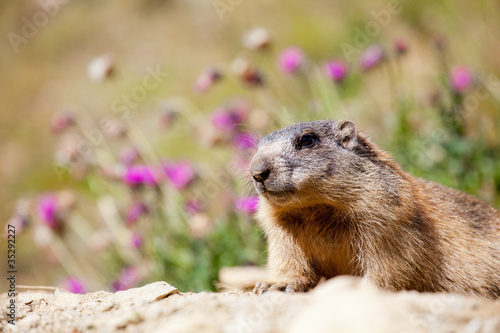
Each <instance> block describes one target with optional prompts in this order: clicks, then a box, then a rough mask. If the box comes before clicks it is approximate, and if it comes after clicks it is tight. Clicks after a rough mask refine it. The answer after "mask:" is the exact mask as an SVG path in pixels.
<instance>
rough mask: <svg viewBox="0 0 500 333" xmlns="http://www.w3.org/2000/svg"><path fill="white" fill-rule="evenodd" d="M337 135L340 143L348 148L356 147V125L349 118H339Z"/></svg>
mask: <svg viewBox="0 0 500 333" xmlns="http://www.w3.org/2000/svg"><path fill="white" fill-rule="evenodd" d="M335 127H336V133H335V134H336V136H337V138H338V140H339V143H340V144H341V145H342V146H343V147H344V148H347V149H352V148H354V145H355V144H356V137H357V133H356V127H355V126H354V123H353V122H352V121H349V120H339V121H338V122H337V124H336V126H335Z"/></svg>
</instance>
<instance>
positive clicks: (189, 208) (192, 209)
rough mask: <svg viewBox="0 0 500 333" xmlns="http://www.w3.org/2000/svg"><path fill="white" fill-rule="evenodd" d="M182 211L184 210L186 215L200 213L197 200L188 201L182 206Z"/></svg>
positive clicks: (199, 205)
mask: <svg viewBox="0 0 500 333" xmlns="http://www.w3.org/2000/svg"><path fill="white" fill-rule="evenodd" d="M184 209H185V210H186V212H187V213H189V214H192V215H194V214H198V213H199V212H200V211H201V204H200V202H199V201H198V200H196V199H193V200H188V201H186V203H185V204H184Z"/></svg>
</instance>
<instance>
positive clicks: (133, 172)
mask: <svg viewBox="0 0 500 333" xmlns="http://www.w3.org/2000/svg"><path fill="white" fill-rule="evenodd" d="M159 180H160V173H159V171H158V170H157V169H155V168H153V167H151V166H147V165H132V166H129V167H128V168H127V170H125V173H124V174H123V176H122V181H123V182H124V183H125V184H127V185H130V186H137V185H149V186H155V185H157V184H158V182H159Z"/></svg>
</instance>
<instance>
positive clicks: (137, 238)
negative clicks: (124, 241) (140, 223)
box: [130, 232, 144, 249]
mask: <svg viewBox="0 0 500 333" xmlns="http://www.w3.org/2000/svg"><path fill="white" fill-rule="evenodd" d="M143 242H144V240H143V238H142V236H141V235H139V234H138V233H137V232H134V233H133V234H132V236H131V237H130V246H131V247H132V248H133V249H138V248H140V247H141V246H142V243H143Z"/></svg>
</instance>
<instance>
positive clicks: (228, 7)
mask: <svg viewBox="0 0 500 333" xmlns="http://www.w3.org/2000/svg"><path fill="white" fill-rule="evenodd" d="M499 17H500V4H499V3H498V2H496V1H493V0H491V1H451V0H450V1H445V0H442V1H431V0H424V1H408V0H401V1H326V0H325V1H305V0H302V1H298V0H292V1H284V0H278V1H263V0H253V1H248V0H241V1H236V0H215V1H196V0H189V1H187V0H186V1H173V0H170V1H164V0H141V1H139V0H134V1H127V2H124V1H110V0H108V1H105V0H103V1H92V0H88V1H83V0H80V1H78V0H73V1H55V0H54V1H49V0H46V1H39V2H37V1H9V2H5V1H4V2H1V3H0V31H1V38H0V86H1V87H2V89H0V158H1V161H2V163H1V164H0V184H1V185H2V186H0V202H2V208H1V209H0V218H1V220H2V221H5V222H7V221H9V219H10V218H11V217H12V216H14V215H15V214H16V210H17V211H18V210H19V202H18V200H19V199H20V198H25V199H26V200H27V201H28V202H29V203H28V204H24V206H23V204H21V206H23V207H25V206H27V207H28V208H26V209H27V210H28V211H29V212H28V213H26V214H27V215H30V218H29V227H27V228H25V230H23V231H22V232H18V235H17V242H16V246H17V263H16V264H17V269H18V281H17V282H18V284H29V285H61V284H62V283H63V281H65V279H66V278H67V277H75V278H78V279H82V280H83V281H84V284H85V289H86V290H95V289H99V288H113V286H114V285H115V283H116V281H117V280H119V279H120V276H122V275H123V274H125V273H124V269H126V268H127V267H135V268H136V270H137V271H136V272H135V273H134V274H136V275H138V276H136V277H135V276H134V277H133V278H131V280H133V282H131V283H130V286H133V285H134V284H137V283H141V282H148V281H154V280H158V279H165V280H166V281H168V282H170V283H172V284H174V285H176V286H178V287H179V289H181V290H196V291H199V290H204V289H213V288H214V284H213V282H214V281H215V280H216V279H217V271H218V269H219V267H221V266H226V265H244V264H258V265H262V264H263V263H264V262H265V244H264V241H263V239H262V237H261V235H260V233H259V231H258V229H257V228H256V226H255V223H254V221H253V220H252V218H251V216H250V214H248V212H245V211H244V209H243V210H242V209H238V208H237V207H236V208H235V202H237V199H238V198H248V196H249V195H251V193H252V190H251V186H247V185H248V178H246V175H245V172H244V169H245V167H242V168H241V170H239V169H238V170H239V171H238V172H228V171H227V170H228V165H229V164H230V163H232V162H234V160H235V159H238V158H239V159H241V162H242V164H245V161H246V162H248V159H249V158H251V154H252V150H251V149H249V150H244V151H241V150H240V149H237V148H236V149H235V147H234V146H233V145H232V144H231V140H232V139H231V138H228V137H227V135H226V136H222V137H219V136H218V134H217V133H216V132H217V130H216V129H214V128H213V127H214V126H213V112H214V110H217V109H218V108H220V107H221V105H222V108H228V107H227V103H228V102H227V101H228V100H231V98H235V97H237V98H240V100H238V101H241V99H244V100H245V101H247V103H248V106H247V105H245V106H244V107H243V108H244V109H245V110H246V111H245V112H246V116H247V118H246V119H245V120H244V121H242V122H241V123H239V124H238V128H239V129H241V130H249V131H250V132H252V133H256V134H257V135H265V134H266V133H268V132H269V131H271V130H274V129H276V128H278V127H280V126H283V125H286V124H288V123H292V122H295V121H301V120H311V119H319V118H328V117H330V118H335V119H350V120H353V121H354V122H355V123H356V125H357V127H358V129H360V130H362V131H364V132H366V133H368V134H369V135H370V136H372V137H373V139H374V140H375V141H376V142H377V143H379V144H380V145H381V146H382V147H384V148H385V149H386V150H388V151H390V152H391V153H392V154H393V155H394V156H395V158H396V159H397V160H398V161H399V162H401V163H402V165H403V167H404V168H405V169H406V170H408V171H410V172H412V173H414V174H416V175H418V176H421V177H424V178H427V179H430V180H434V181H437V182H440V183H443V184H445V185H448V186H452V187H454V188H459V189H462V190H465V191H467V192H469V193H471V194H474V195H476V196H478V197H480V198H482V199H483V200H485V201H487V202H490V203H492V204H493V205H494V206H496V207H497V208H498V207H499V206H500V197H499V193H500V166H499V165H500V163H499V162H498V161H499V157H500V153H499V140H500V138H499V135H500V103H499V101H500V80H499V79H498V78H499V77H500V38H499V37H500V20H498V18H499ZM255 27H264V28H265V29H267V31H268V32H269V34H270V36H271V41H270V45H269V46H268V47H267V48H266V49H265V50H249V49H246V48H245V47H244V45H243V44H242V36H244V35H245V33H247V32H248V31H249V30H251V29H252V28H255ZM395 43H396V45H397V43H402V44H404V45H405V46H406V47H407V49H406V52H404V54H397V50H396V51H395V49H394V48H395ZM373 44H376V45H381V47H383V48H384V49H385V52H386V56H385V58H384V60H383V61H382V63H381V64H379V65H378V66H377V67H376V68H373V69H370V70H362V69H361V68H360V66H359V63H358V60H357V59H358V57H359V56H360V53H361V52H362V51H363V50H364V49H366V47H368V46H369V45H373ZM291 45H293V46H298V47H300V48H301V49H302V50H303V52H304V54H305V56H306V62H307V63H306V64H304V65H303V68H302V70H301V71H300V73H296V74H287V73H282V72H281V71H280V70H279V68H278V66H277V61H278V60H277V59H278V57H279V54H280V52H281V51H282V50H283V49H285V48H286V47H289V46H291ZM353 48H354V49H355V52H354V53H352V54H350V55H348V56H347V57H346V55H347V54H346V50H347V49H348V50H351V51H352V50H353ZM101 55H108V56H109V57H110V59H112V60H111V62H112V65H110V66H111V67H112V68H113V70H112V75H111V76H110V77H105V78H104V79H103V80H102V82H93V81H92V80H91V79H90V78H89V75H88V73H87V71H88V66H89V64H90V63H91V62H92V61H93V60H94V59H96V58H97V57H99V56H101ZM236 57H244V58H246V59H250V61H252V62H253V63H255V64H256V66H257V68H258V71H259V74H260V75H262V77H263V79H264V83H263V84H262V85H259V86H256V87H249V86H248V84H247V85H245V84H244V83H242V82H241V80H240V78H239V77H238V75H237V74H238V73H235V72H234V70H235V69H234V64H233V68H232V67H231V63H232V62H233V59H235V58H236ZM329 60H338V61H343V62H345V63H346V64H347V66H348V67H349V75H348V76H347V78H346V79H345V80H343V81H342V82H341V83H337V84H335V83H334V82H331V80H330V79H329V78H328V77H327V76H326V75H324V73H323V70H322V68H323V64H324V63H325V62H326V61H329ZM211 66H214V68H217V71H219V72H220V73H221V74H222V76H223V78H222V79H221V80H220V82H219V81H218V82H215V83H214V84H213V86H212V87H210V88H209V89H208V90H207V91H205V92H203V93H200V92H199V91H196V89H194V88H193V85H194V83H195V81H196V79H197V78H199V75H200V73H203V72H204V71H205V70H206V68H209V67H211ZM456 66H463V67H465V68H467V69H468V70H469V71H470V73H471V74H472V75H473V77H474V80H473V82H471V83H470V85H469V86H468V87H467V89H466V90H465V91H463V92H462V91H461V92H459V93H457V91H453V89H452V87H451V86H450V75H451V73H453V69H454V68H456ZM155 70H156V71H158V70H159V71H160V72H161V73H164V74H162V75H163V76H162V79H161V80H160V81H161V82H159V83H158V85H156V86H155V87H154V88H153V89H148V90H147V94H146V95H145V96H144V98H142V97H141V100H140V101H136V102H137V103H136V104H137V105H136V106H135V107H132V108H129V109H127V112H128V113H127V117H126V118H125V119H123V121H121V122H120V124H121V125H123V126H125V128H127V131H128V132H127V133H128V134H127V135H126V136H125V138H123V137H122V138H117V137H116V136H119V135H115V137H113V135H111V136H106V135H105V136H103V139H102V141H101V140H99V143H98V144H96V145H91V146H92V147H91V150H92V152H91V153H90V155H91V156H92V158H91V161H90V162H89V161H87V162H88V165H87V167H88V168H87V169H85V170H83V171H82V170H79V169H78V168H73V167H70V168H69V169H64V171H61V170H62V169H54V165H55V164H54V163H55V162H54V161H56V157H57V151H58V149H61V148H60V145H61V141H63V142H64V138H65V137H64V136H63V134H54V133H51V121H52V122H53V121H54V120H53V119H54V118H53V117H54V116H56V117H57V115H58V114H61V113H62V114H64V113H65V112H70V113H71V114H72V115H73V116H74V119H75V122H76V123H77V124H76V126H73V127H72V129H69V131H71V132H70V133H72V135H74V136H76V137H78V138H85V137H86V136H90V137H92V135H95V133H96V130H101V131H102V128H101V127H102V126H100V125H99V122H100V121H101V120H102V119H104V118H110V117H111V118H113V117H115V118H116V116H117V114H116V112H115V110H114V109H113V105H116V104H114V103H116V101H117V100H119V101H121V98H122V96H123V94H130V92H131V91H134V88H135V87H137V86H141V85H144V83H143V80H144V78H145V77H146V76H147V75H148V73H150V72H151V71H155ZM236 72H237V71H236ZM229 103H231V102H229ZM232 103H235V102H234V100H233V102H232ZM165 105H166V106H165ZM172 115H177V116H176V117H174V116H172ZM211 117H212V118H211ZM169 121H172V124H170V125H169ZM165 123H167V124H165ZM162 124H163V126H162ZM66 134H67V133H66ZM66 134H65V135H66ZM94 138H97V137H94ZM98 138H99V139H100V137H98ZM87 141H88V140H87ZM130 144H133V145H134V146H136V147H137V148H138V149H139V151H140V152H141V156H142V159H143V161H142V162H143V163H146V164H147V163H156V162H158V161H159V160H172V161H178V160H186V161H189V162H190V163H191V164H192V165H193V167H194V169H195V171H196V174H197V179H196V180H195V181H194V182H193V183H192V185H190V186H189V187H188V188H186V189H181V190H176V189H173V188H172V186H169V185H168V184H166V185H165V184H163V185H161V186H160V187H159V188H157V189H154V188H146V189H130V188H128V187H127V186H125V185H123V184H121V182H120V181H117V180H116V179H114V180H113V179H106V177H104V176H103V175H106V170H107V168H112V169H113V168H118V166H117V161H118V155H119V152H120V150H121V149H123V148H124V147H127V146H129V145H130ZM122 167H123V166H122ZM103 169H106V170H104V171H103ZM55 170H56V171H55ZM113 170H115V169H113ZM221 170H222V171H221ZM224 170H226V171H224ZM68 171H70V172H68ZM113 172H114V171H113ZM221 172H222V173H221ZM108 173H109V172H108ZM58 175H59V176H58ZM217 175H222V176H220V177H219V176H217ZM218 177H219V178H218ZM111 178H112V177H111ZM214 179H215V180H214ZM213 184H216V186H213ZM210 186H212V187H215V189H214V190H212V189H211V188H210V191H211V192H210V193H211V194H210V195H201V200H200V201H201V206H202V208H201V209H200V211H198V210H197V211H196V212H195V213H190V212H189V211H188V212H186V209H185V208H184V207H185V205H186V202H189V201H190V200H192V199H193V198H196V199H197V200H198V199H200V195H199V193H204V191H206V190H207V188H209V187H210ZM61 190H71V193H72V195H74V196H75V197H76V198H77V199H76V200H77V204H76V206H77V208H71V212H70V213H69V214H68V216H65V222H67V223H68V225H69V227H68V228H66V230H64V231H62V232H60V231H54V230H52V231H50V230H47V228H45V229H37V228H36V226H37V225H39V224H40V222H39V221H38V220H37V217H36V214H35V213H33V211H34V210H36V208H33V207H36V202H37V200H38V198H39V196H40V195H42V194H44V193H48V192H54V193H55V192H57V191H61ZM57 193H59V192H57ZM197 193H198V194H197ZM110 198H111V199H110ZM137 201H141V202H145V203H146V205H147V206H148V207H149V214H147V216H145V217H143V218H142V219H143V220H141V221H139V222H137V223H136V224H134V225H133V226H130V225H127V224H126V222H124V220H126V218H123V217H124V216H125V215H126V212H127V209H128V207H129V206H131V205H132V204H133V203H134V202H137ZM16 207H17V208H16ZM193 216H195V217H193ZM195 218H196V219H198V220H196V221H195V222H193V219H195ZM203 219H204V220H203ZM120 221H121V222H120ZM200 221H202V222H200ZM207 221H208V222H207ZM116 223H118V224H120V223H122V224H121V225H117V224H116ZM140 223H142V225H141V224H140ZM193 224H194V225H196V226H200V225H201V229H203V226H204V225H205V226H207V228H206V229H207V230H206V232H203V233H202V235H197V234H196V232H194V231H193V228H196V227H193ZM40 230H44V231H43V232H46V231H49V236H47V235H45V234H43V232H42V231H40ZM130 232H137V233H139V234H140V236H141V237H142V238H143V245H142V246H140V247H139V248H134V249H131V248H126V247H127V246H126V245H125V243H126V241H125V240H124V239H122V238H123V237H128V235H129V234H130ZM40 234H42V236H40ZM100 235H101V236H102V235H104V236H102V238H103V239H105V240H104V241H102V242H103V243H104V245H102V246H101V247H100V245H99V246H97V245H95V243H99V241H100V240H99V239H100V238H99V236H100ZM37 237H38V238H43V239H42V240H40V239H38V240H36V239H37ZM44 237H45V238H44ZM96 239H97V240H96ZM1 244H6V242H5V238H2V241H1ZM2 247H4V248H5V249H2V252H1V253H6V246H3V245H2ZM0 263H1V264H2V267H6V255H2V256H1V258H0ZM120 274H121V275H120ZM125 279H126V278H125ZM122 282H123V281H122ZM4 283H5V282H4V281H2V282H1V284H0V285H1V286H2V288H1V289H2V290H3V289H4V288H3V286H4V285H3V284H4Z"/></svg>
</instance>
